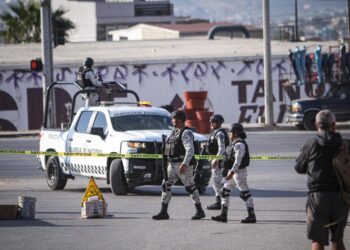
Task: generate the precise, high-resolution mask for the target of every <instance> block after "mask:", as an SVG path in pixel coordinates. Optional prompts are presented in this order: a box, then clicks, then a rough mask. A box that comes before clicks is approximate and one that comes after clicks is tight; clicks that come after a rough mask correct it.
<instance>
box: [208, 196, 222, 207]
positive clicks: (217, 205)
mask: <svg viewBox="0 0 350 250" xmlns="http://www.w3.org/2000/svg"><path fill="white" fill-rule="evenodd" d="M215 199H216V202H215V203H214V204H211V205H209V206H207V209H208V210H220V209H221V198H220V196H216V197H215Z"/></svg>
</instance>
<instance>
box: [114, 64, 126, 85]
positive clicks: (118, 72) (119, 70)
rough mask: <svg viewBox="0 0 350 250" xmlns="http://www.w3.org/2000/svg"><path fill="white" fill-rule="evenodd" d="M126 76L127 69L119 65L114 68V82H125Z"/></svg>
mask: <svg viewBox="0 0 350 250" xmlns="http://www.w3.org/2000/svg"><path fill="white" fill-rule="evenodd" d="M127 76H128V68H127V67H126V66H125V65H120V66H118V67H116V68H115V71H114V77H113V78H114V80H115V81H118V80H125V79H126V77H127Z"/></svg>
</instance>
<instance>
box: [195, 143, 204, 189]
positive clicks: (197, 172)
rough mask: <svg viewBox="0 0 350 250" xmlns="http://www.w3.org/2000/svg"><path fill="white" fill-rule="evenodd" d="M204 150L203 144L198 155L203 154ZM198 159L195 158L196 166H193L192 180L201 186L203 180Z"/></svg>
mask: <svg viewBox="0 0 350 250" xmlns="http://www.w3.org/2000/svg"><path fill="white" fill-rule="evenodd" d="M205 152H207V146H203V148H202V149H201V152H200V153H199V155H203V154H204V153H205ZM199 161H200V160H197V162H196V166H195V167H194V170H193V176H194V182H195V184H196V185H197V186H201V185H202V184H203V182H205V181H204V180H203V179H204V176H203V174H202V173H201V170H202V169H200V167H199Z"/></svg>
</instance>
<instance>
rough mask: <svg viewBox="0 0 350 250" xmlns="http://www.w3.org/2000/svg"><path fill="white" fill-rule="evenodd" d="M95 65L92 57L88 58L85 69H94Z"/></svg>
mask: <svg viewBox="0 0 350 250" xmlns="http://www.w3.org/2000/svg"><path fill="white" fill-rule="evenodd" d="M92 65H94V60H93V59H92V58H91V57H86V58H85V61H84V66H85V67H92Z"/></svg>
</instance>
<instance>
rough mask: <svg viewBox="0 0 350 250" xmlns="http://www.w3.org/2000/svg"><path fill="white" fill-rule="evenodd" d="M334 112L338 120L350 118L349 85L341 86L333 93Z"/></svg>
mask: <svg viewBox="0 0 350 250" xmlns="http://www.w3.org/2000/svg"><path fill="white" fill-rule="evenodd" d="M335 100H336V102H337V104H336V105H335V106H334V110H333V112H334V114H335V117H336V119H337V120H338V121H344V120H349V119H350V87H346V86H344V85H343V86H341V87H340V88H339V90H338V91H337V93H336V95H335Z"/></svg>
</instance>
